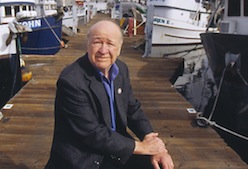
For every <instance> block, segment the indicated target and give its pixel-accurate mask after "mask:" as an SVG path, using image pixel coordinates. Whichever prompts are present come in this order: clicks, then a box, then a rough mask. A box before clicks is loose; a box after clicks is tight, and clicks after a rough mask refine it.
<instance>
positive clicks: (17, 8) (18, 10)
mask: <svg viewBox="0 0 248 169" xmlns="http://www.w3.org/2000/svg"><path fill="white" fill-rule="evenodd" d="M14 8H15V14H16V13H17V12H20V8H19V6H15V7H14Z"/></svg>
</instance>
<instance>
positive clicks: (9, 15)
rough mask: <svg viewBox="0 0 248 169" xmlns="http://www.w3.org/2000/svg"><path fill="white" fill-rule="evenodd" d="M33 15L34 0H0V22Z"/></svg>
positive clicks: (35, 14)
mask: <svg viewBox="0 0 248 169" xmlns="http://www.w3.org/2000/svg"><path fill="white" fill-rule="evenodd" d="M17 16H19V17H35V16H37V13H36V11H35V0H25V1H20V0H14V1H13V0H0V23H9V22H12V21H13V20H15V19H16V17H17Z"/></svg>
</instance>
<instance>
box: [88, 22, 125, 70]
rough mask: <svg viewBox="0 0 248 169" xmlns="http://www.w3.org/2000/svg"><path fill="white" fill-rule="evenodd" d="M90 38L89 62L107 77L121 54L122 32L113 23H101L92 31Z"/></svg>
mask: <svg viewBox="0 0 248 169" xmlns="http://www.w3.org/2000/svg"><path fill="white" fill-rule="evenodd" d="M88 38H89V39H88V55H89V60H90V62H91V64H92V65H93V66H95V67H96V68H97V69H99V70H100V71H101V72H103V74H105V75H106V74H107V73H108V71H109V69H110V67H111V66H112V64H113V63H114V62H115V61H116V59H117V56H119V54H120V50H121V46H122V39H121V35H120V31H119V29H118V28H117V27H116V25H114V24H113V23H105V24H104V23H99V24H97V25H95V26H94V28H93V29H92V30H91V32H90V34H89V37H88Z"/></svg>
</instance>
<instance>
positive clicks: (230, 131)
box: [196, 117, 248, 141]
mask: <svg viewBox="0 0 248 169" xmlns="http://www.w3.org/2000/svg"><path fill="white" fill-rule="evenodd" d="M196 119H197V120H204V121H205V122H207V123H208V124H209V125H211V126H215V127H217V128H219V129H221V130H223V131H225V132H227V133H230V134H232V135H234V136H236V137H239V138H242V139H244V140H247V141H248V137H246V136H244V135H241V134H239V133H237V132H234V131H232V130H230V129H227V128H225V127H223V126H221V125H219V124H217V123H216V122H214V121H211V120H208V119H207V118H205V117H197V118H196Z"/></svg>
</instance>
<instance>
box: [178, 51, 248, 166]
mask: <svg viewBox="0 0 248 169" xmlns="http://www.w3.org/2000/svg"><path fill="white" fill-rule="evenodd" d="M198 54H199V53H198ZM184 59H185V63H184V66H185V68H184V74H183V75H182V76H180V77H178V79H177V80H176V82H175V83H174V87H175V88H176V89H177V90H178V92H179V93H181V94H182V95H183V96H184V97H185V98H186V99H187V100H188V101H189V102H190V103H191V104H192V106H193V107H194V108H195V110H196V111H197V112H203V114H205V116H206V117H207V118H208V116H209V111H211V109H212V107H213V100H214V99H215V97H216V94H217V87H216V85H215V80H214V78H213V74H212V71H211V69H210V68H209V66H208V59H207V57H206V54H205V52H204V51H202V52H201V54H199V55H198V56H194V57H192V54H189V55H185V56H184ZM225 88H226V86H224V89H225ZM236 88H237V87H236ZM229 90H230V88H229ZM231 90H235V89H233V88H232V89H231ZM230 92H231V91H228V90H225V91H224V90H223V92H222V93H221V94H220V95H221V98H220V99H221V101H220V102H218V106H217V109H218V110H217V111H215V112H214V120H215V121H216V122H217V123H218V124H221V125H223V126H224V127H227V128H230V126H231V124H230V123H229V122H230V121H229V122H228V115H227V114H225V113H226V112H220V110H221V111H223V110H224V109H223V107H226V108H227V109H228V107H229V106H227V105H228V104H230V105H232V104H234V103H233V102H228V101H229V100H230V99H229V100H228V97H226V93H228V95H230V94H229V93H230ZM232 92H233V93H237V90H235V91H232ZM247 93H248V92H247ZM225 97H226V98H225ZM232 100H238V98H233V96H232ZM221 103H222V104H221ZM207 110H208V111H207ZM216 117H217V118H216ZM233 121H234V119H232V123H233ZM216 131H217V132H218V133H219V135H220V136H221V137H222V138H223V139H224V140H225V141H226V143H227V144H228V145H229V146H230V147H232V148H233V149H234V150H235V151H236V152H237V153H238V154H239V155H240V157H241V158H242V159H243V160H244V161H245V162H246V163H247V164H248V151H247V150H248V141H247V140H244V139H240V138H238V137H236V136H233V135H231V134H229V133H226V132H224V131H222V130H219V129H216ZM245 134H248V132H247V131H246V132H245Z"/></svg>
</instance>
